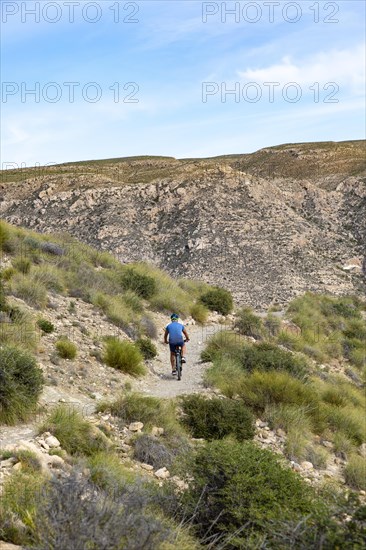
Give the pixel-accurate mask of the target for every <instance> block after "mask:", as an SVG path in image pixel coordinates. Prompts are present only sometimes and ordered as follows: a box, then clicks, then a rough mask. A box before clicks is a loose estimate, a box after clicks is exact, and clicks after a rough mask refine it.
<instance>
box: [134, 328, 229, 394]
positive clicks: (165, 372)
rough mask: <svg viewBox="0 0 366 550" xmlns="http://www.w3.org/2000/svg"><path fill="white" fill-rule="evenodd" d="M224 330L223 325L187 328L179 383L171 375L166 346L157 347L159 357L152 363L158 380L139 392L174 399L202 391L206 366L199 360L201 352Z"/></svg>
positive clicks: (154, 380)
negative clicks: (184, 355)
mask: <svg viewBox="0 0 366 550" xmlns="http://www.w3.org/2000/svg"><path fill="white" fill-rule="evenodd" d="M226 328H227V327H225V326H223V325H210V326H206V327H199V326H196V325H193V326H190V327H187V331H188V335H189V338H190V341H189V342H188V344H187V352H186V356H187V363H186V364H185V365H183V376H182V380H180V381H179V382H178V380H177V377H176V376H172V374H171V368H170V360H169V348H168V346H164V345H163V344H161V345H159V346H158V349H159V355H158V357H157V358H156V359H155V361H154V363H153V372H154V374H156V375H157V376H158V377H159V379H155V378H154V379H153V380H152V381H151V382H150V383H148V384H147V385H146V386H145V387H141V391H143V392H144V393H147V394H149V395H153V396H155V397H175V396H177V395H182V394H187V393H198V392H202V391H204V386H203V382H202V378H203V373H204V371H205V368H207V365H205V364H203V363H202V362H201V360H200V354H201V351H202V350H203V349H204V347H205V344H206V342H207V340H208V339H209V338H210V337H211V336H212V335H213V334H215V333H216V332H219V331H220V330H225V329H226Z"/></svg>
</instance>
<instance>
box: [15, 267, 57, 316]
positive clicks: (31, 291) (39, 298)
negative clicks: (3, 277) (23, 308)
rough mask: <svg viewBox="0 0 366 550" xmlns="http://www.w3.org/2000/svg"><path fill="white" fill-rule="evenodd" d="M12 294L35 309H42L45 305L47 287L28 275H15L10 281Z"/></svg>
mask: <svg viewBox="0 0 366 550" xmlns="http://www.w3.org/2000/svg"><path fill="white" fill-rule="evenodd" d="M11 288H12V291H13V294H14V296H17V297H18V298H21V299H22V300H24V301H25V302H27V304H29V305H30V306H32V307H34V308H36V309H44V308H45V307H46V305H47V299H48V298H47V289H46V287H45V286H44V285H43V284H42V283H40V282H37V281H35V280H34V279H33V278H32V277H31V276H29V275H16V276H15V277H13V279H12V281H11Z"/></svg>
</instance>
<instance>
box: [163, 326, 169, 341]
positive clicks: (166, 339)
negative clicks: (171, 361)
mask: <svg viewBox="0 0 366 550" xmlns="http://www.w3.org/2000/svg"><path fill="white" fill-rule="evenodd" d="M168 335H169V332H168V331H167V329H165V333H164V344H167V343H168Z"/></svg>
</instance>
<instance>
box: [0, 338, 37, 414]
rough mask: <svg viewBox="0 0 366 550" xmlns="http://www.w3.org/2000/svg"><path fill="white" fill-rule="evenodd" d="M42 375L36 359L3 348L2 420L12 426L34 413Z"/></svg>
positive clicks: (0, 353) (0, 377) (0, 370)
mask: <svg viewBox="0 0 366 550" xmlns="http://www.w3.org/2000/svg"><path fill="white" fill-rule="evenodd" d="M42 386H43V375H42V371H41V369H40V368H39V367H38V366H37V363H36V360H35V359H34V357H32V356H31V355H29V354H28V353H27V352H24V351H22V350H20V349H18V348H15V347H11V346H4V347H1V348H0V421H1V422H5V423H7V424H13V423H15V422H16V421H17V420H25V419H26V418H28V416H29V415H30V413H32V412H33V411H34V410H35V407H36V404H37V400H38V397H39V395H40V393H41V390H42Z"/></svg>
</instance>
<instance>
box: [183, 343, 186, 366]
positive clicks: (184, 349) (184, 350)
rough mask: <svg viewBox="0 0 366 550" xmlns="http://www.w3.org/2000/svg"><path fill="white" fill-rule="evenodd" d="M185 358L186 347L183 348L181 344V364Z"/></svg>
mask: <svg viewBox="0 0 366 550" xmlns="http://www.w3.org/2000/svg"><path fill="white" fill-rule="evenodd" d="M185 357H186V346H185V344H183V346H182V363H185V362H186V359H185Z"/></svg>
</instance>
